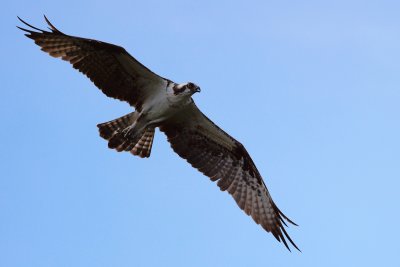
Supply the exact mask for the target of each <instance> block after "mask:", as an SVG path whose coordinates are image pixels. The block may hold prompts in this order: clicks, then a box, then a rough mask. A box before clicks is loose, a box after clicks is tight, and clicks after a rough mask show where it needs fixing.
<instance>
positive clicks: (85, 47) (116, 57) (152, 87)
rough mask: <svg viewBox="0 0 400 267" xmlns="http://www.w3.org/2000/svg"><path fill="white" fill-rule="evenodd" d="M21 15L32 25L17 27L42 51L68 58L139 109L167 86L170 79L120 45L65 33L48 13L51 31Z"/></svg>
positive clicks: (113, 94) (104, 88) (107, 90)
mask: <svg viewBox="0 0 400 267" xmlns="http://www.w3.org/2000/svg"><path fill="white" fill-rule="evenodd" d="M18 19H19V20H20V21H21V22H22V23H24V24H25V25H27V26H28V27H30V28H31V29H24V28H21V27H18V28H19V29H21V30H23V31H25V32H28V33H27V34H25V35H26V36H27V37H29V38H31V39H33V40H34V41H35V43H36V44H37V45H38V46H40V47H41V49H42V50H43V51H45V52H47V53H49V54H50V55H51V56H53V57H57V58H61V59H63V60H66V61H69V62H70V63H71V64H72V66H73V67H74V68H75V69H77V70H79V71H80V72H82V73H83V74H85V75H86V76H87V77H88V78H89V79H90V80H91V81H92V82H93V83H94V84H95V85H96V86H97V87H98V88H100V89H101V90H102V91H103V93H104V94H106V95H107V96H109V97H112V98H116V99H119V100H122V101H126V102H128V103H129V104H130V105H132V106H134V107H135V108H136V109H137V110H139V111H140V110H141V106H142V103H143V102H144V101H145V100H146V98H147V97H150V96H151V95H153V94H154V93H155V92H156V91H158V90H161V89H164V88H165V86H166V85H167V83H168V80H166V79H164V78H162V77H160V76H158V75H157V74H155V73H153V72H152V71H150V70H149V69H148V68H146V67H145V66H143V65H142V64H141V63H140V62H139V61H137V60H136V59H135V58H133V57H132V56H131V55H129V54H128V52H126V50H125V49H124V48H122V47H120V46H116V45H113V44H109V43H105V42H100V41H96V40H92V39H85V38H80V37H75V36H70V35H66V34H64V33H62V32H61V31H59V30H58V29H57V28H55V27H54V26H53V25H52V24H51V23H50V21H49V20H48V19H47V18H46V17H45V20H46V22H47V23H48V25H49V29H50V31H45V30H41V29H39V28H36V27H34V26H32V25H30V24H28V23H26V22H25V21H23V20H22V19H20V18H18ZM34 30H36V31H34Z"/></svg>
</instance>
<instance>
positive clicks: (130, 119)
mask: <svg viewBox="0 0 400 267" xmlns="http://www.w3.org/2000/svg"><path fill="white" fill-rule="evenodd" d="M137 118H138V113H137V112H132V113H129V114H127V115H125V116H122V117H120V118H118V119H115V120H112V121H109V122H104V123H100V124H98V125H97V127H98V128H99V132H100V136H101V137H103V138H104V139H106V140H108V147H109V148H112V149H116V150H117V151H118V152H120V151H130V152H131V153H132V154H133V155H136V156H139V157H141V158H148V157H150V153H151V146H152V144H153V139H154V128H145V129H143V130H141V132H140V133H134V134H133V135H132V134H129V135H127V134H126V130H127V129H128V128H129V127H130V126H131V125H132V124H133V123H134V122H135V121H136V119H137Z"/></svg>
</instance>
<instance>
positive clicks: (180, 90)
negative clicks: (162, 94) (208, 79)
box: [173, 82, 200, 96]
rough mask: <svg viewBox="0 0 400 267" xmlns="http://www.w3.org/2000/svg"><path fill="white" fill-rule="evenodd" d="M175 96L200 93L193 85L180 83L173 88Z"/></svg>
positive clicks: (198, 88)
mask: <svg viewBox="0 0 400 267" xmlns="http://www.w3.org/2000/svg"><path fill="white" fill-rule="evenodd" d="M173 89H174V94H175V95H189V96H191V95H193V94H194V93H199V92H200V87H199V86H198V85H196V84H194V83H191V82H188V83H181V84H177V85H175V86H174V87H173Z"/></svg>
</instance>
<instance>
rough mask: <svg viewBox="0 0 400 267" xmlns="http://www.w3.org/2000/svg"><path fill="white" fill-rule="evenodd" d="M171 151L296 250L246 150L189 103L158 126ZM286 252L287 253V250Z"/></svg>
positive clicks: (278, 238)
mask: <svg viewBox="0 0 400 267" xmlns="http://www.w3.org/2000/svg"><path fill="white" fill-rule="evenodd" d="M160 130H161V131H163V132H164V133H165V134H166V135H167V137H168V141H169V142H170V143H171V147H172V148H173V150H174V151H175V152H176V153H177V154H178V155H179V156H181V157H182V158H184V159H186V160H187V161H188V162H189V163H190V164H191V165H192V166H193V167H195V168H197V169H198V170H199V171H201V172H202V173H203V174H205V175H206V176H208V177H209V178H210V179H211V180H212V181H218V182H217V185H218V186H219V188H220V189H221V190H222V191H228V192H229V193H230V194H231V195H232V196H233V198H234V199H235V201H236V203H237V204H238V205H239V207H240V208H241V209H242V210H244V212H246V214H247V215H250V216H251V217H252V218H253V219H254V221H255V222H256V223H257V224H260V225H261V226H262V227H263V228H264V229H265V230H266V231H268V232H271V233H272V234H273V235H274V236H275V238H276V239H277V240H278V241H282V242H283V243H284V244H285V246H286V247H287V248H288V249H289V246H288V244H287V242H286V239H288V240H289V242H290V243H291V244H292V245H293V246H294V247H295V248H296V249H298V248H297V246H296V245H295V244H294V242H293V241H292V239H291V238H290V237H289V235H288V234H287V232H286V230H285V228H284V226H287V225H286V223H285V220H286V221H288V222H289V223H292V224H294V225H296V224H295V223H293V222H292V221H291V220H290V219H288V218H287V217H286V216H285V215H284V214H283V213H282V212H281V211H280V210H279V209H278V207H277V206H276V205H275V203H274V201H273V200H272V198H271V196H270V194H269V192H268V189H267V187H266V186H265V183H264V181H263V180H262V177H261V175H260V173H259V172H258V170H257V168H256V166H255V165H254V163H253V160H252V159H251V158H250V155H249V154H248V153H247V151H246V149H245V148H244V147H243V145H242V144H240V143H239V142H238V141H236V140H235V139H234V138H232V137H231V136H229V135H228V134H227V133H225V132H224V131H223V130H221V129H220V128H219V127H218V126H217V125H215V124H214V123H213V122H212V121H210V120H209V119H208V118H207V117H206V116H204V115H203V114H202V113H201V111H200V110H199V109H198V108H197V107H196V105H195V104H194V103H192V104H191V105H190V106H189V107H188V108H187V110H185V111H183V112H180V113H179V114H178V115H177V116H175V117H173V118H172V119H170V120H168V121H167V122H165V123H163V125H161V126H160ZM289 250H290V249H289Z"/></svg>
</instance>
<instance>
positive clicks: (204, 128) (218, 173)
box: [18, 16, 299, 250]
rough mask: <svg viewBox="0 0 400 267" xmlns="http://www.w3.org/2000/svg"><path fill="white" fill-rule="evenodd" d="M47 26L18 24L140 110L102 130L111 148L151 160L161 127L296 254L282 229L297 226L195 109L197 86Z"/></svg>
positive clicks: (240, 153)
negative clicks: (37, 26)
mask: <svg viewBox="0 0 400 267" xmlns="http://www.w3.org/2000/svg"><path fill="white" fill-rule="evenodd" d="M44 18H45V20H46V22H47V24H48V25H49V30H50V31H45V30H41V29H38V28H36V27H34V26H32V25H30V24H28V23H26V22H25V21H23V20H22V19H20V18H19V17H18V19H19V20H20V21H21V22H22V23H24V24H25V25H26V26H28V27H30V29H25V28H21V27H18V28H19V29H21V30H23V31H25V32H27V34H25V35H26V36H27V37H29V38H31V39H33V40H34V41H35V43H36V44H37V45H38V46H40V47H41V50H43V51H45V52H47V53H49V54H50V55H51V56H53V57H57V58H61V59H63V60H66V61H69V62H70V63H71V64H72V66H73V67H74V68H75V69H77V70H79V71H80V72H82V73H83V74H85V75H86V76H87V77H88V78H89V79H90V80H91V81H92V82H93V83H94V84H95V85H96V86H97V87H98V88H99V89H100V90H102V91H103V93H104V94H105V95H107V96H108V97H112V98H116V99H119V100H121V101H126V102H128V103H129V104H130V105H131V106H132V107H134V108H135V111H134V112H132V113H129V114H127V115H125V116H122V117H120V118H118V119H115V120H112V121H109V122H105V123H100V124H98V125H97V127H98V128H99V132H100V136H101V137H103V138H104V139H106V140H107V141H108V147H109V148H112V149H116V150H117V151H129V152H130V153H132V154H133V155H136V156H139V157H141V158H145V157H149V156H150V152H151V146H152V144H153V139H154V130H155V128H157V127H158V128H159V129H160V130H161V131H162V132H164V133H165V134H166V135H167V138H168V141H169V142H170V143H171V147H172V149H173V150H174V151H175V152H176V153H177V154H178V155H179V156H180V157H182V158H184V159H186V160H187V161H188V162H189V163H190V164H191V165H192V166H193V167H194V168H196V169H198V170H199V171H200V172H202V173H203V174H205V175H206V176H208V177H209V178H210V179H211V180H212V181H217V185H218V186H219V188H220V189H221V191H228V192H229V193H230V194H231V195H232V197H233V198H234V199H235V201H236V203H237V204H238V206H239V207H240V208H241V209H242V210H243V211H244V212H245V213H246V214H247V215H250V216H251V217H252V218H253V219H254V221H255V222H256V223H257V224H260V225H261V226H262V227H263V228H264V229H265V230H266V231H268V232H271V233H272V234H273V235H274V237H275V238H276V239H277V240H278V241H279V242H280V241H282V242H283V243H284V244H285V246H286V247H287V248H288V249H289V250H290V248H289V246H288V243H287V241H286V239H288V240H289V242H290V243H291V244H292V245H293V246H294V247H295V248H296V249H298V248H297V246H296V244H295V243H294V242H293V241H292V239H291V238H290V237H289V235H288V234H287V232H286V230H285V228H284V226H287V224H286V222H285V220H286V221H287V222H289V223H291V224H294V225H296V224H295V223H294V222H292V221H291V220H290V219H289V218H288V217H286V216H285V215H284V214H283V213H282V212H281V211H280V210H279V209H278V207H277V206H276V204H275V203H274V201H273V200H272V198H271V195H270V194H269V192H268V189H267V187H266V185H265V183H264V181H263V179H262V177H261V175H260V173H259V172H258V170H257V168H256V166H255V164H254V162H253V160H252V159H251V157H250V155H249V154H248V153H247V151H246V149H245V148H244V147H243V145H242V144H241V143H239V142H238V141H237V140H235V139H234V138H233V137H231V136H230V135H229V134H227V133H226V132H224V131H223V130H222V129H220V128H219V127H218V126H217V125H215V124H214V123H213V122H212V121H211V120H210V119H208V118H207V117H206V116H205V115H204V114H203V113H202V112H201V111H200V110H199V109H198V108H197V106H196V104H195V103H194V101H193V99H192V95H193V94H194V93H196V92H200V87H199V86H197V85H196V84H194V83H192V82H188V83H181V84H178V83H175V82H173V81H171V80H169V79H165V78H162V77H161V76H159V75H157V74H155V73H154V72H152V71H151V70H149V69H148V68H146V67H145V66H143V65H142V64H141V63H140V62H138V61H137V60H136V59H135V58H133V57H132V56H131V55H130V54H129V53H128V52H127V51H126V50H125V49H124V48H122V47H120V46H116V45H113V44H109V43H105V42H100V41H96V40H92V39H86V38H80V37H74V36H70V35H66V34H64V33H62V32H61V31H59V30H58V29H57V28H56V27H54V26H53V25H52V24H51V23H50V21H49V20H48V19H47V18H46V16H45V17H44ZM298 250H299V249H298Z"/></svg>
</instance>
